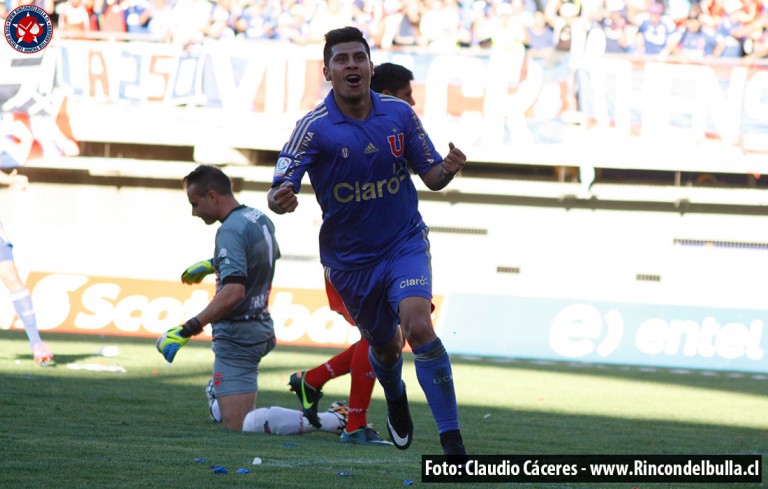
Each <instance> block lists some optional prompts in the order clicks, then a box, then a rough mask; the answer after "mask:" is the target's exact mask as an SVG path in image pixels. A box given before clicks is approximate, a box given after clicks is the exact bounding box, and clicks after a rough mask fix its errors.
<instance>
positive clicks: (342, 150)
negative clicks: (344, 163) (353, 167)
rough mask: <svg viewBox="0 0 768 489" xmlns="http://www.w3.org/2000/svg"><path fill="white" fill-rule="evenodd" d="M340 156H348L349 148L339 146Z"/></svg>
mask: <svg viewBox="0 0 768 489" xmlns="http://www.w3.org/2000/svg"><path fill="white" fill-rule="evenodd" d="M341 157H342V158H344V159H345V160H346V159H347V158H349V148H347V147H346V146H344V147H343V148H341Z"/></svg>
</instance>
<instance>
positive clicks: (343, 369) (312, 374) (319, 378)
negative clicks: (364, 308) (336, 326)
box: [304, 342, 368, 390]
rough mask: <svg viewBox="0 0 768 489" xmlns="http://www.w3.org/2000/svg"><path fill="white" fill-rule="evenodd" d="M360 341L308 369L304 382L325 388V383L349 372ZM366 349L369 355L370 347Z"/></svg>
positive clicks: (317, 387) (318, 388) (316, 387)
mask: <svg viewBox="0 0 768 489" xmlns="http://www.w3.org/2000/svg"><path fill="white" fill-rule="evenodd" d="M359 343H360V342H357V343H355V344H354V345H352V346H350V347H349V348H347V349H346V350H344V351H343V352H341V353H339V354H338V355H336V356H334V357H332V358H331V359H330V360H328V361H327V362H325V363H322V364H320V365H318V366H317V367H315V368H313V369H312V370H307V373H306V374H304V382H306V383H307V384H309V385H310V386H312V387H314V388H315V389H317V390H320V389H322V388H323V386H324V385H325V383H326V382H328V381H329V380H331V379H332V378H334V377H338V376H340V375H344V374H346V373H349V371H350V369H351V368H352V358H353V356H354V354H355V350H356V349H357V345H358V344H359ZM365 351H366V355H367V354H368V353H367V352H368V349H367V348H366V349H365Z"/></svg>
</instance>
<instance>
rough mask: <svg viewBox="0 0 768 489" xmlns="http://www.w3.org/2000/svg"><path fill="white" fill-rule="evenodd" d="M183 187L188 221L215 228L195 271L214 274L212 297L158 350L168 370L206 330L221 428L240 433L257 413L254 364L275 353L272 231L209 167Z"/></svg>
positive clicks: (225, 179) (170, 332)
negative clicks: (205, 258) (206, 258)
mask: <svg viewBox="0 0 768 489" xmlns="http://www.w3.org/2000/svg"><path fill="white" fill-rule="evenodd" d="M182 183H183V185H184V188H185V189H186V192H187V198H188V199H189V203H190V205H191V206H192V215H193V216H196V217H199V218H200V219H202V220H203V221H204V222H205V223H206V224H213V223H215V222H221V226H220V227H219V229H218V231H217V232H216V243H215V248H214V254H213V257H214V258H213V259H212V260H211V261H210V262H206V263H202V264H200V266H201V267H202V268H206V267H210V268H212V269H213V271H214V272H215V273H216V295H215V296H214V297H213V300H211V302H210V303H209V304H208V305H207V306H206V307H205V309H203V310H202V311H201V312H200V313H199V314H198V315H197V316H195V317H193V318H192V319H190V320H189V321H187V322H186V323H184V324H183V325H182V326H177V327H175V328H171V329H169V330H168V331H166V332H165V333H164V334H163V335H162V336H161V337H160V338H159V339H158V340H157V349H158V351H159V352H160V353H162V355H163V357H165V359H166V360H167V361H168V362H173V359H174V357H175V356H176V354H177V353H178V351H179V349H180V348H181V347H183V346H184V345H186V344H187V342H188V341H189V338H190V337H192V336H195V335H197V334H200V332H202V330H203V326H205V325H206V324H209V323H210V324H211V327H212V333H213V342H212V345H213V346H212V348H213V353H214V355H215V358H214V362H213V389H214V393H215V396H216V399H217V400H218V403H219V408H220V409H221V417H222V422H223V424H224V427H225V428H226V429H229V430H237V431H240V430H242V428H243V422H244V420H245V418H246V415H248V413H249V412H251V411H253V410H254V409H255V408H256V393H257V391H258V373H259V363H260V362H261V359H262V358H263V357H264V356H265V355H267V354H268V353H269V352H270V351H271V350H272V349H273V348H274V347H275V329H274V324H273V322H272V317H271V316H270V314H269V309H268V301H269V293H270V290H271V288H272V279H273V277H274V272H275V261H276V260H277V259H278V258H279V257H280V249H279V248H278V245H277V241H276V240H275V227H274V225H273V224H272V221H271V220H270V219H269V217H267V216H266V215H265V214H264V213H262V212H261V211H259V210H257V209H254V208H252V207H247V206H245V205H241V204H240V203H239V202H238V201H237V199H236V198H235V196H234V195H233V193H232V183H231V181H230V179H229V177H227V175H225V174H224V172H222V171H221V170H220V169H218V168H216V167H213V166H207V165H200V166H198V167H197V168H196V169H195V170H194V171H192V172H191V173H190V174H189V175H187V176H186V177H184V179H183V182H182ZM209 271H210V269H209ZM202 273H205V271H202Z"/></svg>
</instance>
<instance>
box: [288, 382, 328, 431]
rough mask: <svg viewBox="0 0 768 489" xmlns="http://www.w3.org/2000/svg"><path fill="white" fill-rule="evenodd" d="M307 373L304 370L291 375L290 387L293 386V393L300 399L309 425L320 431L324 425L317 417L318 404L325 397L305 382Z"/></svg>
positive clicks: (302, 410)
mask: <svg viewBox="0 0 768 489" xmlns="http://www.w3.org/2000/svg"><path fill="white" fill-rule="evenodd" d="M305 373H306V371H304V370H302V371H301V372H296V373H293V374H291V378H290V380H289V381H288V385H289V386H291V391H293V392H295V393H296V396H297V397H298V398H299V404H300V405H301V412H302V413H304V416H306V417H307V419H308V420H309V424H311V425H312V426H314V427H315V428H318V429H319V428H320V427H321V426H322V423H320V418H319V417H318V416H317V403H318V402H319V401H320V398H321V397H323V393H322V391H319V390H317V389H315V388H314V387H312V386H311V385H309V384H307V383H306V382H304V374H305Z"/></svg>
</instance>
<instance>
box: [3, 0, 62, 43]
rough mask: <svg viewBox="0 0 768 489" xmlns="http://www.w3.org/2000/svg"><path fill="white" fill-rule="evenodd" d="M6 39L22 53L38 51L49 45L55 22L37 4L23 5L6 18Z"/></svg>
mask: <svg viewBox="0 0 768 489" xmlns="http://www.w3.org/2000/svg"><path fill="white" fill-rule="evenodd" d="M4 33H5V39H6V41H8V44H10V45H11V47H12V48H13V49H15V50H16V51H19V52H20V53H27V54H33V53H38V52H40V51H42V50H43V49H45V47H46V46H48V43H50V42H51V38H52V37H53V22H51V18H50V17H49V16H48V14H47V13H46V12H45V10H43V9H42V8H40V7H38V6H37V5H22V6H20V7H17V8H15V9H13V10H12V11H11V13H9V14H8V17H6V19H5V31H4Z"/></svg>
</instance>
